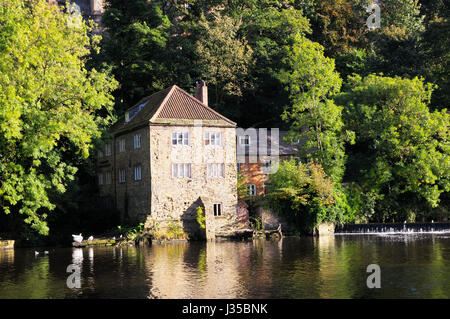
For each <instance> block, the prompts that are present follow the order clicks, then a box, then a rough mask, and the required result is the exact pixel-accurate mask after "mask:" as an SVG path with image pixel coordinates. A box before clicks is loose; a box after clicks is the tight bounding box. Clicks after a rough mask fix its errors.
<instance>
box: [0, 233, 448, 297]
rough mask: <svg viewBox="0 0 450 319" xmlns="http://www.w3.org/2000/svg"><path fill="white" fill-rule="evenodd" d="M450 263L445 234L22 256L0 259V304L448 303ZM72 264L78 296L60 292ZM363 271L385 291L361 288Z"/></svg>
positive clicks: (2, 254) (5, 254)
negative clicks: (372, 273) (374, 272)
mask: <svg viewBox="0 0 450 319" xmlns="http://www.w3.org/2000/svg"><path fill="white" fill-rule="evenodd" d="M85 256H86V258H84V257H85ZM449 259H450V236H449V235H432V236H431V235H427V236H425V235H414V236H409V235H401V236H399V235H393V236H374V235H360V236H356V235H354V236H330V237H319V238H302V239H299V238H283V239H282V240H255V241H247V242H208V243H178V244H168V245H153V246H150V247H141V248H136V247H96V248H92V247H91V248H73V249H72V248H60V249H54V250H52V251H51V252H50V254H49V255H41V254H40V255H39V256H38V257H37V258H35V257H34V250H28V249H18V250H7V251H0V298H380V297H383V298H398V297H408V298H414V297H422V298H436V297H440V298H442V297H444V298H448V297H449V296H450V263H449V262H448V261H449ZM69 264H75V265H79V266H80V270H81V277H82V280H81V281H82V287H81V289H69V288H67V286H66V279H67V276H68V275H69V274H68V273H66V268H67V266H68V265H69ZM369 264H378V265H380V267H381V272H382V280H381V286H382V288H381V289H368V288H367V286H366V279H367V276H368V274H367V273H366V268H367V265H369Z"/></svg>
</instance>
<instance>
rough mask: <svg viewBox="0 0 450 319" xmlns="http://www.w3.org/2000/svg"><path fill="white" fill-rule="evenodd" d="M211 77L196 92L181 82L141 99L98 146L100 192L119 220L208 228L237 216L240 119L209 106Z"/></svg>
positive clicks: (218, 226)
mask: <svg viewBox="0 0 450 319" xmlns="http://www.w3.org/2000/svg"><path fill="white" fill-rule="evenodd" d="M207 93H208V92H207V87H206V84H205V83H204V82H203V81H201V82H199V83H197V87H196V93H195V96H196V97H193V96H191V95H190V94H188V93H187V92H185V91H184V90H182V89H180V88H179V87H177V86H176V85H174V86H172V87H169V88H166V89H164V90H162V91H160V92H157V93H155V94H153V95H151V96H148V97H145V98H143V99H142V100H140V101H139V102H138V103H137V104H136V105H134V106H133V107H131V108H130V109H128V110H127V111H126V113H125V115H124V116H122V117H121V118H120V119H119V120H118V121H117V122H116V123H115V124H114V125H113V126H112V128H111V131H110V135H111V138H110V141H109V143H107V144H105V145H104V148H103V149H102V150H100V151H99V152H98V182H99V188H100V194H101V196H103V198H108V199H109V201H111V202H113V203H114V206H115V207H116V208H117V209H118V210H119V211H120V212H121V217H122V220H123V219H125V218H129V219H131V220H135V221H146V222H147V223H146V225H147V226H149V225H152V223H155V222H157V223H158V224H164V223H177V224H178V225H180V226H182V227H183V229H184V230H185V231H186V233H188V234H189V232H190V231H191V230H192V229H194V228H195V227H196V225H197V227H198V223H197V222H196V216H197V215H196V212H197V211H196V210H197V207H198V206H202V207H203V208H204V211H205V214H206V224H207V234H208V231H215V230H219V229H221V228H223V227H224V226H230V225H232V224H233V223H236V221H237V212H236V209H237V185H236V183H237V176H236V175H237V173H236V123H234V122H232V121H230V120H229V119H227V118H225V117H224V116H222V115H221V114H219V113H217V112H216V111H214V110H213V109H211V108H210V107H208V96H207V95H208V94H207Z"/></svg>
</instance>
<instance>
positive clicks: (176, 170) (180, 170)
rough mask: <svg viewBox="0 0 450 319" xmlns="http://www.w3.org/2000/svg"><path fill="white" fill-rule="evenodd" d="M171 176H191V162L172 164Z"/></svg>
mask: <svg viewBox="0 0 450 319" xmlns="http://www.w3.org/2000/svg"><path fill="white" fill-rule="evenodd" d="M172 177H174V178H182V177H191V164H172Z"/></svg>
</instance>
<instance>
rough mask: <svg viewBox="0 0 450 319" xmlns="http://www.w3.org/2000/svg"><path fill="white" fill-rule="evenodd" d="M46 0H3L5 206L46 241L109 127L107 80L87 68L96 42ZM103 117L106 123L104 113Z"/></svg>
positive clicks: (1, 160) (0, 73)
mask: <svg viewBox="0 0 450 319" xmlns="http://www.w3.org/2000/svg"><path fill="white" fill-rule="evenodd" d="M67 19H68V15H67V14H63V13H61V12H60V11H59V10H58V9H57V7H50V6H49V5H48V4H47V2H46V1H38V0H32V1H22V0H13V1H10V0H8V1H3V0H2V1H0V172H1V175H0V206H1V209H2V211H3V212H4V213H6V214H10V213H13V214H17V213H19V214H21V215H23V216H24V219H25V222H26V223H28V224H30V225H31V227H32V228H33V229H34V230H36V231H38V232H39V233H41V234H47V233H48V227H47V224H46V222H45V220H46V218H47V214H48V212H49V211H51V210H53V209H54V208H55V204H54V203H53V202H52V200H51V198H50V196H51V194H52V193H63V192H64V191H65V190H66V187H67V183H68V182H69V181H70V180H73V179H74V175H75V173H76V171H77V165H78V162H79V161H80V160H82V159H86V158H87V157H88V155H89V151H90V148H91V146H92V143H93V140H94V139H95V138H98V137H99V136H100V134H101V127H104V126H105V124H107V123H108V119H109V117H108V116H107V114H108V113H107V111H108V110H109V109H110V108H111V106H112V96H111V95H110V91H111V90H112V89H114V88H115V85H116V82H115V81H114V80H112V79H111V78H110V77H109V76H108V74H106V73H102V72H97V71H96V70H95V69H91V70H89V71H88V70H87V69H86V68H85V59H86V56H87V55H88V54H89V52H90V48H95V42H96V41H97V38H96V37H88V35H87V33H88V32H89V30H90V27H88V26H87V25H86V24H85V23H83V22H80V24H79V25H78V26H72V25H71V24H69V23H68V22H67V21H68V20H67ZM102 110H104V111H106V112H103V113H102V114H101V115H102V116H100V111H102Z"/></svg>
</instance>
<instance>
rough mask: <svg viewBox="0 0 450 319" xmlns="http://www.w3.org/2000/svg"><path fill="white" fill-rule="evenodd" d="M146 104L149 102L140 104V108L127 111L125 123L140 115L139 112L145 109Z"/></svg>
mask: <svg viewBox="0 0 450 319" xmlns="http://www.w3.org/2000/svg"><path fill="white" fill-rule="evenodd" d="M145 104H147V101H145V102H144V103H141V104H139V105H138V106H136V107H134V108H132V109H131V110H129V111H126V112H125V122H129V121H131V120H132V119H133V118H134V117H135V116H136V115H137V114H138V113H139V111H140V110H142V109H143V108H144V106H145Z"/></svg>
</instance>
